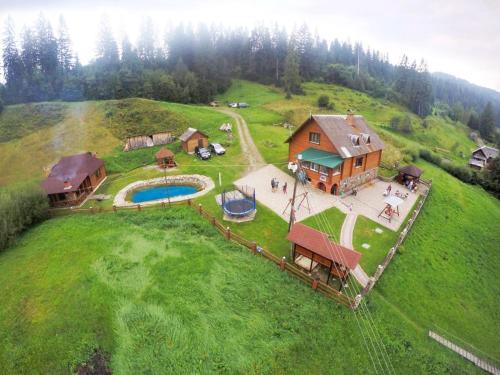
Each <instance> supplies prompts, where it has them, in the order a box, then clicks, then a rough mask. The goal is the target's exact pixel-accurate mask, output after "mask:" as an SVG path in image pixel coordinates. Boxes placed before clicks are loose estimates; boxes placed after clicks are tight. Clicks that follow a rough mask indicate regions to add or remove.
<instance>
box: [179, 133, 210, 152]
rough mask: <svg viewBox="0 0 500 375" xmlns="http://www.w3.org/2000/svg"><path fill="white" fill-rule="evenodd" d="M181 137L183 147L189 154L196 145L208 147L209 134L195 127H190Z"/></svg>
mask: <svg viewBox="0 0 500 375" xmlns="http://www.w3.org/2000/svg"><path fill="white" fill-rule="evenodd" d="M179 139H180V140H181V142H182V149H183V150H184V151H186V152H187V153H189V154H192V153H193V152H194V150H195V148H196V147H208V136H207V135H206V134H205V133H203V132H201V131H199V130H197V129H194V128H188V129H187V130H186V131H185V132H184V133H183V134H182V135H181V136H180V137H179Z"/></svg>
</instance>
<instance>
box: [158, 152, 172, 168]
mask: <svg viewBox="0 0 500 375" xmlns="http://www.w3.org/2000/svg"><path fill="white" fill-rule="evenodd" d="M155 157H156V163H157V164H158V166H159V167H161V168H173V167H175V166H176V164H175V157H174V153H173V152H172V151H170V150H168V149H166V148H162V149H161V150H160V151H158V152H157V153H156V154H155Z"/></svg>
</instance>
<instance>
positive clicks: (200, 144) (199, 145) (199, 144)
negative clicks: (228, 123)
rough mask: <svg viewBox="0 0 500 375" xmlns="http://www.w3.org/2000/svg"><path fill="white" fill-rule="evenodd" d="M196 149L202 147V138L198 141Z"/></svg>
mask: <svg viewBox="0 0 500 375" xmlns="http://www.w3.org/2000/svg"><path fill="white" fill-rule="evenodd" d="M198 147H204V146H203V138H200V139H198Z"/></svg>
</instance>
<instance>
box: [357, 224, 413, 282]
mask: <svg viewBox="0 0 500 375" xmlns="http://www.w3.org/2000/svg"><path fill="white" fill-rule="evenodd" d="M417 220H418V219H417ZM377 228H380V229H382V231H383V232H382V233H377V232H376V231H375V229H377ZM398 235H399V233H398V232H394V231H392V230H390V229H387V228H386V227H384V226H382V225H380V224H378V223H376V222H374V221H372V220H370V219H368V218H366V217H364V216H361V215H358V218H357V219H356V225H355V227H354V234H353V245H354V248H355V249H356V250H357V251H359V252H360V253H362V254H363V256H362V257H361V260H360V264H361V267H363V269H364V270H365V272H366V273H367V274H368V275H369V276H372V275H373V274H374V273H375V271H376V270H377V266H378V265H379V264H380V263H382V260H383V259H384V257H385V256H386V255H387V252H388V251H389V249H390V248H391V247H393V246H394V244H395V242H396V239H397V238H398ZM363 244H368V245H370V248H369V249H365V248H364V247H363V246H362V245H363Z"/></svg>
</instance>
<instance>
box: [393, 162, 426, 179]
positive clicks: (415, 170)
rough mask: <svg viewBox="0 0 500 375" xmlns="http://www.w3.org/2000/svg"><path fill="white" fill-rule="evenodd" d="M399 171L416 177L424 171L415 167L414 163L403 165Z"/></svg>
mask: <svg viewBox="0 0 500 375" xmlns="http://www.w3.org/2000/svg"><path fill="white" fill-rule="evenodd" d="M399 172H400V173H404V174H407V175H410V176H413V177H417V178H418V177H420V176H421V175H422V173H424V171H423V170H421V169H420V168H418V167H415V166H414V165H405V166H404V167H401V168H399Z"/></svg>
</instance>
